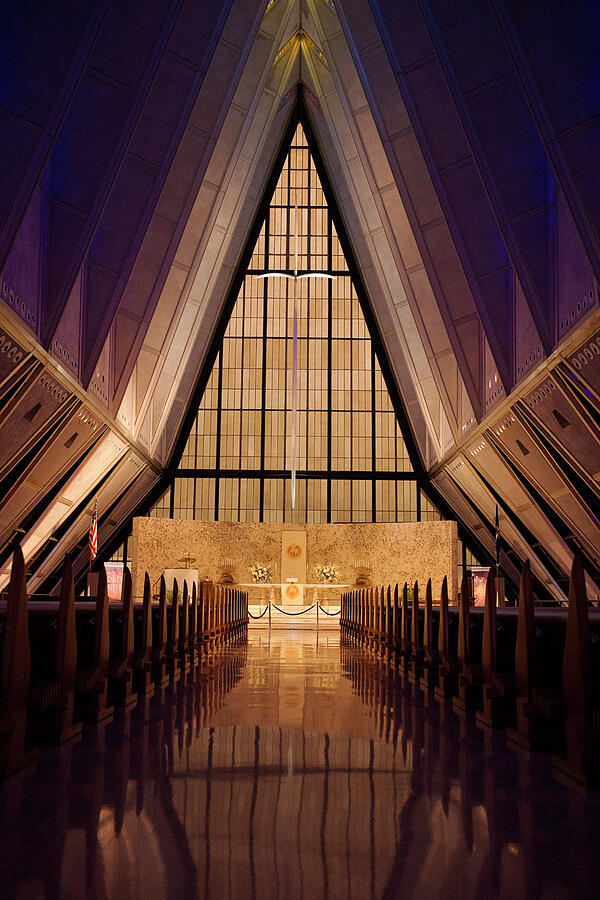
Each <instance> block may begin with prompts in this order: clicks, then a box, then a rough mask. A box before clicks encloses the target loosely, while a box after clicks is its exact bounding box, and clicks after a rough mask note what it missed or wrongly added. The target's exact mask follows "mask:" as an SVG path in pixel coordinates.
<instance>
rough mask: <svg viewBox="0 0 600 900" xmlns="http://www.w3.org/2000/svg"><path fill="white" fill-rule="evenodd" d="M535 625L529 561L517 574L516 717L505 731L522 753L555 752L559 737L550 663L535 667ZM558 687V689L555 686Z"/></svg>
mask: <svg viewBox="0 0 600 900" xmlns="http://www.w3.org/2000/svg"><path fill="white" fill-rule="evenodd" d="M537 655H538V654H537V648H536V625H535V618H534V608H533V591H532V588H531V568H530V564H529V560H527V562H526V563H525V566H524V567H523V571H522V573H521V583H520V588H519V613H518V622H517V643H516V648H515V687H516V695H517V696H516V717H517V724H516V728H514V729H511V728H509V729H507V732H506V738H507V742H508V744H509V745H510V744H516V745H518V746H519V747H522V748H524V749H525V750H542V749H545V750H548V749H553V748H554V749H556V748H557V746H559V745H560V741H561V735H562V715H563V702H562V696H561V692H560V689H558V690H557V686H556V685H555V684H554V678H553V673H552V671H551V666H550V660H549V659H548V660H547V663H548V665H540V666H539V667H538V664H537V663H538V661H537V659H536V657H537ZM558 687H560V686H558Z"/></svg>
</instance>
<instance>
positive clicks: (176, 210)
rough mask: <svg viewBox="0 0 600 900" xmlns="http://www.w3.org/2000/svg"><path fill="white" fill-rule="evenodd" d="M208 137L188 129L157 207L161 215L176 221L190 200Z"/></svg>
mask: <svg viewBox="0 0 600 900" xmlns="http://www.w3.org/2000/svg"><path fill="white" fill-rule="evenodd" d="M207 143H208V138H207V136H206V135H204V134H198V133H197V132H195V131H191V130H188V131H186V133H185V134H184V136H183V138H182V139H181V143H180V144H179V147H178V148H177V153H176V154H175V159H174V160H173V165H172V166H171V170H170V172H169V176H168V178H167V181H166V183H165V186H164V188H163V191H162V193H161V196H160V200H159V202H158V205H157V207H156V212H157V214H158V215H160V216H165V218H167V219H170V220H171V221H172V222H176V221H177V220H178V219H179V217H180V216H181V214H182V213H183V210H184V208H185V206H186V203H188V204H189V202H190V193H191V191H192V187H193V184H194V179H195V176H196V173H197V171H198V168H199V166H200V163H201V161H202V157H203V154H204V150H205V148H206V145H207Z"/></svg>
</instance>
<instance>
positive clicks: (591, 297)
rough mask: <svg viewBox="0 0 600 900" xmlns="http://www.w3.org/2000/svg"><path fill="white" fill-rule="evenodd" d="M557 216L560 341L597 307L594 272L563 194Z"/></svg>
mask: <svg viewBox="0 0 600 900" xmlns="http://www.w3.org/2000/svg"><path fill="white" fill-rule="evenodd" d="M556 212H557V215H556V232H557V238H556V280H557V285H558V291H557V294H558V296H557V310H556V321H557V336H558V338H561V337H562V336H563V334H565V332H566V331H568V329H569V328H571V327H572V326H573V325H574V324H575V323H576V322H578V321H579V319H580V318H581V317H582V316H583V315H585V314H586V313H587V312H589V310H590V309H591V308H592V307H593V306H594V305H595V304H596V301H597V296H596V294H597V291H596V283H595V279H594V271H593V269H592V266H591V265H590V262H589V259H588V258H587V255H586V253H585V250H584V248H583V244H582V242H581V237H580V235H579V232H578V231H577V229H576V227H575V222H574V221H573V217H572V215H571V211H570V209H569V207H568V205H567V202H566V200H565V197H564V194H563V193H562V191H561V192H559V193H558V196H557V200H556Z"/></svg>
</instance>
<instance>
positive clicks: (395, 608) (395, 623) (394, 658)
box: [391, 583, 401, 669]
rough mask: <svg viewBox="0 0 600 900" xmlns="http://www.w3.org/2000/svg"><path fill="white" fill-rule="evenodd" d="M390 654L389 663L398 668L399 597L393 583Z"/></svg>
mask: <svg viewBox="0 0 600 900" xmlns="http://www.w3.org/2000/svg"><path fill="white" fill-rule="evenodd" d="M392 604H393V605H392V655H391V664H392V667H393V668H395V669H396V668H398V661H399V659H400V648H401V642H400V598H399V591H398V584H397V583H396V584H395V585H394V593H393V598H392Z"/></svg>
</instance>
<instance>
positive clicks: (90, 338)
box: [81, 264, 117, 381]
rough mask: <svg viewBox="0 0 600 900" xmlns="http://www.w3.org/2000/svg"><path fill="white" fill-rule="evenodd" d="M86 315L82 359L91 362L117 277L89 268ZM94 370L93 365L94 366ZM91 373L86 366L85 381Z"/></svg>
mask: <svg viewBox="0 0 600 900" xmlns="http://www.w3.org/2000/svg"><path fill="white" fill-rule="evenodd" d="M85 281H86V290H85V305H84V308H83V314H84V320H85V321H84V333H83V336H82V354H81V355H82V359H83V360H89V358H90V356H91V350H92V347H93V346H94V344H95V343H96V342H97V339H98V334H99V332H100V328H101V325H102V321H103V319H104V316H105V315H106V312H107V310H108V308H109V303H110V298H111V297H112V295H113V292H114V289H115V286H116V284H117V276H116V275H114V274H113V273H112V272H105V271H104V270H103V269H98V268H96V267H95V266H93V265H91V264H90V265H88V266H87V272H86V279H85ZM92 369H93V365H92ZM88 374H89V372H88V370H87V368H86V367H85V364H84V372H83V376H84V381H85V380H87V379H86V375H88Z"/></svg>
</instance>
